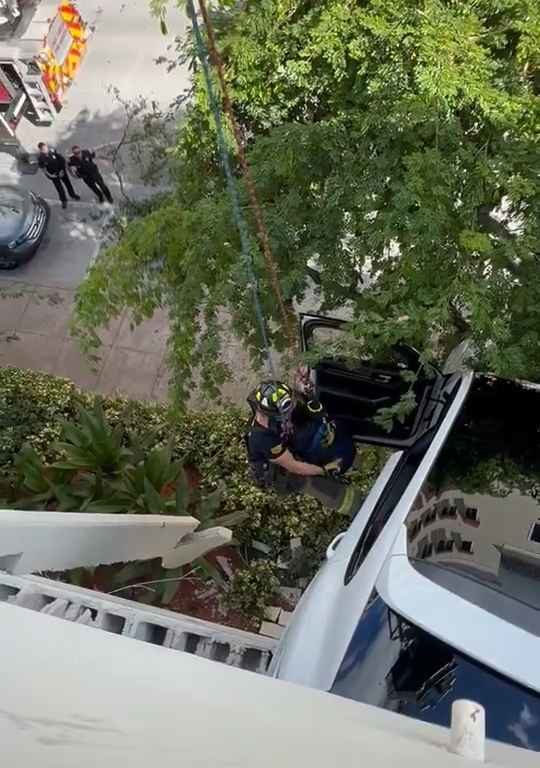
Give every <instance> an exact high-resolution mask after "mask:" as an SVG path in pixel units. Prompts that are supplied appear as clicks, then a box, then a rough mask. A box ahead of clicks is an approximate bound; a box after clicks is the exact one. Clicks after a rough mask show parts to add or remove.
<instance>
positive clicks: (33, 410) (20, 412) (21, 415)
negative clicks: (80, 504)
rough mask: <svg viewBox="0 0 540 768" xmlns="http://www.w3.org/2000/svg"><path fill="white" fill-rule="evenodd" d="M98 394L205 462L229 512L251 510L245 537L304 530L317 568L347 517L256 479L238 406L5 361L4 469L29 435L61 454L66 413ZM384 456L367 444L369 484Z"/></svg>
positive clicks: (363, 477) (282, 544) (117, 413)
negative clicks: (179, 406)
mask: <svg viewBox="0 0 540 768" xmlns="http://www.w3.org/2000/svg"><path fill="white" fill-rule="evenodd" d="M96 397H99V399H100V401H101V402H102V405H103V408H104V411H105V414H106V416H107V418H108V420H109V421H110V423H111V424H112V425H117V424H122V425H123V426H124V428H125V430H126V432H130V433H135V434H137V435H140V436H143V435H147V434H148V432H149V430H150V431H151V432H152V434H153V435H154V436H155V440H156V444H157V443H165V442H166V441H167V440H169V439H170V437H171V435H172V436H173V439H174V445H175V452H176V455H177V456H178V457H179V458H183V459H184V461H185V463H186V464H189V465H192V466H194V467H196V468H197V469H198V471H199V472H200V473H201V475H202V485H203V488H204V489H208V490H210V489H213V488H216V487H217V486H218V485H220V486H221V487H222V512H223V513H226V512H232V511H236V510H246V511H247V512H248V513H249V517H248V519H247V521H246V522H245V523H243V524H242V526H241V527H240V530H236V532H235V534H236V538H237V539H238V540H239V542H240V543H243V544H248V543H251V542H252V541H253V540H256V541H259V542H262V543H263V544H266V545H267V546H269V548H270V556H271V557H273V558H277V557H278V556H279V555H280V553H281V552H283V551H284V550H285V549H286V548H287V547H288V546H289V542H290V539H291V538H300V539H302V543H303V544H304V545H305V546H306V547H307V549H308V551H309V552H312V555H313V563H312V565H313V568H314V569H315V568H316V567H317V564H318V559H319V558H320V557H321V556H322V555H323V553H324V551H325V549H326V546H327V545H328V542H329V541H330V540H331V538H332V536H333V535H335V533H337V532H338V531H339V530H342V529H343V527H344V521H343V519H342V517H341V516H339V515H337V514H336V513H335V512H333V511H331V510H328V509H325V508H323V507H322V506H321V505H320V504H319V503H318V502H316V501H315V500H313V499H310V498H306V497H298V496H289V497H283V496H278V495H276V494H274V493H270V492H267V491H263V490H260V489H259V488H257V487H256V486H254V485H253V483H252V482H251V479H250V475H249V469H248V465H247V461H246V456H245V448H244V442H243V435H244V433H245V431H246V424H247V422H246V418H247V415H246V414H243V413H241V412H240V411H239V410H237V409H234V408H225V409H221V410H217V411H214V412H209V411H204V412H186V413H184V414H182V415H178V414H172V413H171V412H170V411H169V410H168V408H167V407H166V406H164V405H161V404H157V403H148V402H146V403H145V402H138V401H130V400H127V399H124V398H107V397H105V398H103V397H101V396H99V395H92V394H89V393H85V392H81V391H80V390H79V389H77V387H75V386H74V385H73V384H72V383H71V382H69V381H67V380H65V379H60V378H56V377H54V376H49V375H47V374H43V373H37V372H33V371H26V370H19V369H16V368H2V369H0V474H1V475H3V476H4V478H9V477H10V476H11V475H12V472H13V462H14V458H15V456H16V454H17V453H18V451H19V450H20V449H21V448H22V446H23V444H24V443H26V442H28V443H30V444H31V445H32V446H34V448H35V449H36V450H37V451H38V453H40V454H41V455H42V456H43V457H44V458H45V459H47V460H56V459H57V458H58V456H57V455H56V454H55V451H54V448H53V443H54V442H55V441H56V440H58V439H59V438H60V435H61V421H62V419H65V418H73V417H75V414H76V405H77V404H78V403H81V402H82V403H83V404H84V405H85V406H90V405H91V404H92V403H93V401H94V399H95V398H96ZM380 464H381V454H380V452H378V451H376V450H375V449H366V450H364V451H363V455H362V462H361V470H360V472H359V473H358V474H357V477H356V478H355V482H356V483H357V484H359V485H361V486H363V487H364V488H366V489H367V488H368V487H369V486H371V484H372V482H373V479H374V477H375V476H376V474H377V473H378V471H379V468H380Z"/></svg>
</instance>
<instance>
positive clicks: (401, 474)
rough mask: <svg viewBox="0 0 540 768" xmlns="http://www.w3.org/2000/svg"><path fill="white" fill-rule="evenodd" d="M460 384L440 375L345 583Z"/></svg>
mask: <svg viewBox="0 0 540 768" xmlns="http://www.w3.org/2000/svg"><path fill="white" fill-rule="evenodd" d="M458 384H459V380H455V379H454V377H450V376H440V377H438V378H437V380H436V382H435V385H434V387H433V389H432V390H431V391H430V393H429V394H428V396H427V397H426V400H425V402H424V405H423V408H422V412H421V413H419V414H418V438H417V440H416V442H415V443H414V444H413V445H412V446H411V447H410V448H409V449H408V450H407V451H406V452H405V454H404V455H403V458H402V460H401V461H400V462H399V464H398V465H397V467H396V469H395V470H394V472H393V474H392V476H391V478H390V479H389V481H388V482H387V484H386V487H385V488H384V490H383V492H382V494H381V497H380V499H379V500H378V501H377V503H376V505H375V507H374V509H373V512H372V513H371V516H370V518H369V520H368V523H367V525H366V527H365V528H364V530H363V531H362V534H361V536H360V539H359V540H358V543H357V545H356V547H355V549H354V552H353V554H352V555H351V559H350V561H349V563H348V565H347V570H346V572H345V579H344V581H345V584H349V582H350V581H352V579H353V578H354V577H355V575H356V573H357V572H358V569H359V568H360V566H361V565H362V563H363V562H364V560H365V558H366V557H367V555H368V553H369V551H370V549H371V547H372V546H373V545H374V543H375V542H376V541H377V538H378V537H379V535H380V533H381V531H382V530H383V528H384V526H385V525H386V523H387V522H388V520H389V519H390V517H391V516H392V513H393V512H394V509H395V508H396V505H397V504H398V503H399V501H400V499H401V497H402V495H403V493H404V492H405V489H406V488H407V486H408V485H409V483H410V482H411V480H412V478H413V477H414V475H415V473H416V470H417V469H418V467H419V466H420V463H421V462H422V459H423V458H424V456H425V454H426V451H427V450H428V448H429V446H430V445H431V442H432V441H433V438H434V437H435V435H436V433H437V427H438V425H439V424H440V423H441V421H442V419H443V418H444V416H445V415H446V413H447V411H448V408H449V407H450V405H451V403H452V400H453V397H454V395H455V393H456V391H457V388H458Z"/></svg>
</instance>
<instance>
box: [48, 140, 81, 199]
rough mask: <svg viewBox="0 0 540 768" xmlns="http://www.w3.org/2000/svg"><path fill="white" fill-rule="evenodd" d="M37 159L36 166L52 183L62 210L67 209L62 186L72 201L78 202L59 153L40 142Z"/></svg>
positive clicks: (64, 160) (77, 196)
mask: <svg viewBox="0 0 540 768" xmlns="http://www.w3.org/2000/svg"><path fill="white" fill-rule="evenodd" d="M38 149H39V157H38V165H39V167H40V168H42V169H43V171H44V173H45V176H46V177H47V178H48V179H50V180H51V181H52V183H53V184H54V186H55V188H56V191H57V192H58V197H59V198H60V201H61V203H62V208H67V197H66V192H65V190H64V186H65V188H66V189H67V191H68V195H69V196H70V197H71V199H72V200H80V199H81V198H80V196H79V195H78V194H77V193H76V192H75V190H74V189H73V185H72V183H71V179H70V178H69V176H68V174H67V170H66V159H65V157H64V156H63V155H61V154H60V152H57V151H56V150H55V149H52V147H49V146H48V145H47V144H45V142H44V141H40V142H39V144H38Z"/></svg>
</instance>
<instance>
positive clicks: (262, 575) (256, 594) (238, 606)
mask: <svg viewBox="0 0 540 768" xmlns="http://www.w3.org/2000/svg"><path fill="white" fill-rule="evenodd" d="M278 586H279V580H278V578H277V570H276V567H275V566H274V565H273V564H272V563H269V562H266V561H264V560H260V561H258V562H255V563H254V564H253V565H252V566H251V567H249V568H244V569H242V570H239V571H237V572H236V573H235V575H234V578H233V580H232V583H231V586H230V589H229V590H228V592H227V593H226V595H225V597H224V600H225V602H226V604H227V606H228V607H229V608H234V609H235V610H237V611H239V612H240V613H242V614H243V615H244V616H251V617H253V618H256V619H260V620H262V619H263V618H264V610H265V608H266V606H267V605H269V604H271V602H272V597H273V595H274V593H275V591H276V590H277V588H278Z"/></svg>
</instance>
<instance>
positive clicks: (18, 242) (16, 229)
mask: <svg viewBox="0 0 540 768" xmlns="http://www.w3.org/2000/svg"><path fill="white" fill-rule="evenodd" d="M49 217H50V209H49V206H48V205H47V203H46V202H45V200H42V198H41V197H38V195H35V194H34V193H33V192H27V191H26V190H24V189H19V188H18V187H15V186H11V185H7V184H2V185H0V269H13V268H14V267H17V266H19V264H24V262H25V261H28V260H29V259H31V258H32V256H33V255H34V253H35V252H36V251H37V249H38V248H39V245H40V243H41V241H42V240H43V237H44V235H45V232H46V231H47V225H48V223H49Z"/></svg>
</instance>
